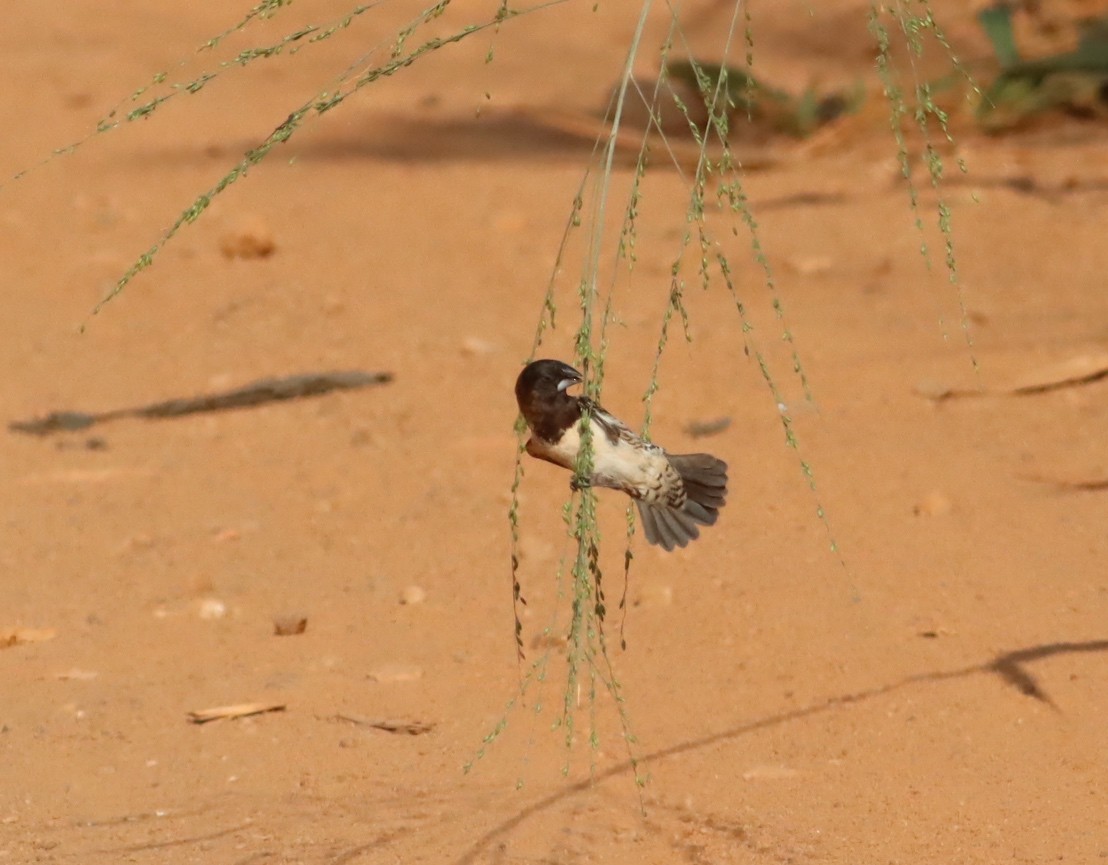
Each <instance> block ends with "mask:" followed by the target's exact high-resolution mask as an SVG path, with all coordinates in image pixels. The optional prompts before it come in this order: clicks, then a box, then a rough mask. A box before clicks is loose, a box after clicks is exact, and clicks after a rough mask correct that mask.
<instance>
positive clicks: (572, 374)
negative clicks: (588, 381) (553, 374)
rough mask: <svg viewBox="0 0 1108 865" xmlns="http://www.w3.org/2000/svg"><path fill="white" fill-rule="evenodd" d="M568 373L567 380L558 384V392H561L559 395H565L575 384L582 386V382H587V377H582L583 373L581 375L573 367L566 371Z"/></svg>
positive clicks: (564, 379)
mask: <svg viewBox="0 0 1108 865" xmlns="http://www.w3.org/2000/svg"><path fill="white" fill-rule="evenodd" d="M566 372H567V373H568V375H567V376H566V378H563V379H562V380H561V381H560V382H558V391H559V393H564V392H565V391H567V390H569V389H570V388H571V387H573V386H574V385H575V384H580V383H581V382H583V381H584V380H585V377H584V376H583V375H581V373H579V372H578V371H577V370H575V369H574V368H573V367H569V368H568V369H567V370H566Z"/></svg>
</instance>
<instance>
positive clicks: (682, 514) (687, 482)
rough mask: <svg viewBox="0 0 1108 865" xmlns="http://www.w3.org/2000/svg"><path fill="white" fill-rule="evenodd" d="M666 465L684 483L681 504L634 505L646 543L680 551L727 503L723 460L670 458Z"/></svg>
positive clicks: (708, 456)
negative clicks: (637, 509) (675, 506)
mask: <svg viewBox="0 0 1108 865" xmlns="http://www.w3.org/2000/svg"><path fill="white" fill-rule="evenodd" d="M669 461H670V464H671V465H672V466H673V467H674V468H675V469H676V470H677V473H678V474H679V475H681V481H682V482H683V483H684V486H685V496H686V498H685V504H684V505H683V506H682V507H681V508H679V509H678V508H671V507H666V506H664V505H663V506H657V505H651V504H647V503H646V502H644V501H642V500H641V499H640V500H639V501H637V502H636V504H637V505H638V506H639V514H640V516H641V517H642V524H643V532H644V533H645V534H646V540H647V541H648V542H649V543H651V544H655V545H657V546H660V547H662V548H663V549H665V550H672V549H673V548H674V547H684V546H686V545H687V544H688V543H689V541H691V540H695V539H696V538H698V537H700V528H699V526H710V525H713V524H714V523H715V521H716V520H717V519H718V518H719V509H720V508H721V507H723V505H724V503H725V502H726V501H727V463H725V462H724V461H723V460H720V459H716V458H715V457H714V456H712V455H711V454H670V455H669Z"/></svg>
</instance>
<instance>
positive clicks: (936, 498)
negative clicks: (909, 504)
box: [912, 490, 953, 517]
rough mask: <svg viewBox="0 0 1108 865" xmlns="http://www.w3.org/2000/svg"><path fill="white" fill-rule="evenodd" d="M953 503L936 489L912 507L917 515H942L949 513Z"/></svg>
mask: <svg viewBox="0 0 1108 865" xmlns="http://www.w3.org/2000/svg"><path fill="white" fill-rule="evenodd" d="M952 508H953V505H952V504H951V501H950V499H948V498H947V497H946V496H944V495H943V494H942V493H940V492H939V491H938V490H935V491H934V492H930V493H928V494H927V495H926V496H924V497H923V500H922V501H919V502H917V503H916V504H915V506H914V507H913V508H912V513H914V514H915V515H916V516H917V517H944V516H946V515H947V514H949V513H950V511H951V509H952Z"/></svg>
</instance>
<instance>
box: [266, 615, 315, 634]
mask: <svg viewBox="0 0 1108 865" xmlns="http://www.w3.org/2000/svg"><path fill="white" fill-rule="evenodd" d="M307 628H308V617H307V616H305V615H302V614H300V613H285V614H283V615H280V616H274V617H273V633H274V634H275V635H277V636H278V637H292V636H295V635H296V634H303V633H304V631H306V630H307Z"/></svg>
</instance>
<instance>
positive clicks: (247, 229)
mask: <svg viewBox="0 0 1108 865" xmlns="http://www.w3.org/2000/svg"><path fill="white" fill-rule="evenodd" d="M219 250H220V252H222V253H223V255H224V256H226V257H227V258H242V259H251V258H268V257H269V256H271V255H273V253H274V252H275V251H276V250H277V243H276V241H275V240H274V239H273V232H271V231H270V230H269V227H268V226H266V224H265V223H264V222H262V221H261V220H259V219H248V220H243V221H242V222H240V223H239V224H238V225H237V226H235V227H234V228H233V229H232V230H231V231H228V232H226V233H225V234H224V235H223V236H222V237H221V238H220V239H219Z"/></svg>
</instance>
